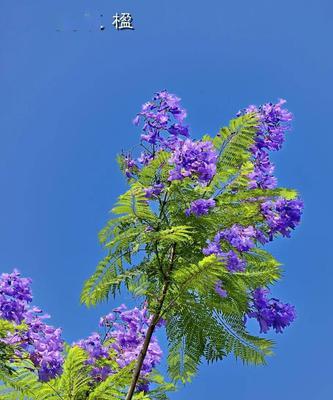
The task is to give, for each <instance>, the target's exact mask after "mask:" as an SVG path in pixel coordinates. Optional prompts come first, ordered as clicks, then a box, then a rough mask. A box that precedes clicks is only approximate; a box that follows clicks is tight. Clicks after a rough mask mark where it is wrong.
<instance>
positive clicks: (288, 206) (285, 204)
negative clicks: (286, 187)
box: [261, 198, 303, 240]
mask: <svg viewBox="0 0 333 400" xmlns="http://www.w3.org/2000/svg"><path fill="white" fill-rule="evenodd" d="M302 210H303V202H302V200H299V199H296V200H286V199H283V198H280V199H277V200H275V201H272V200H269V201H266V202H264V203H262V204H261V213H262V214H263V216H264V218H265V220H266V223H267V225H268V228H269V231H268V236H269V239H270V240H272V238H273V235H274V234H275V233H280V234H281V235H283V236H286V237H289V236H290V232H291V230H292V229H295V227H296V226H297V225H298V224H299V223H300V220H301V215H302Z"/></svg>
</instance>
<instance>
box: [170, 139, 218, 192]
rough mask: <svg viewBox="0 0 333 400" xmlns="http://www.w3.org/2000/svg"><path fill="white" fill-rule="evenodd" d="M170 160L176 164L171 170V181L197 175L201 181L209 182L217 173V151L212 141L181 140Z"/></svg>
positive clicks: (203, 182)
mask: <svg viewBox="0 0 333 400" xmlns="http://www.w3.org/2000/svg"><path fill="white" fill-rule="evenodd" d="M169 162H170V164H173V165H174V166H175V167H174V169H172V170H171V171H170V175H169V181H174V180H182V179H184V178H186V177H195V178H197V179H198V182H199V183H201V184H207V183H208V182H209V181H210V180H211V179H212V178H213V177H214V175H215V173H216V163H217V152H216V150H215V148H214V146H213V143H212V142H210V141H205V142H202V141H199V142H194V141H192V140H191V139H186V140H184V141H181V140H180V141H178V142H177V143H176V145H175V147H174V150H173V152H172V155H171V158H170V160H169Z"/></svg>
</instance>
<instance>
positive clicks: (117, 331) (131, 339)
mask: <svg viewBox="0 0 333 400" xmlns="http://www.w3.org/2000/svg"><path fill="white" fill-rule="evenodd" d="M149 322H150V316H149V315H148V312H147V309H146V307H143V308H142V309H141V310H140V309H138V308H134V309H131V310H128V309H127V308H126V306H125V305H124V304H122V305H121V306H120V307H118V308H115V309H114V310H113V312H112V313H110V314H108V315H106V316H104V317H102V318H101V319H100V326H101V327H104V328H105V330H106V333H105V335H104V336H103V338H102V336H101V335H100V334H99V333H93V334H92V335H91V336H89V337H88V338H87V339H83V340H80V341H79V342H77V343H76V345H77V346H79V347H81V348H83V349H84V350H86V351H87V353H88V355H89V359H88V363H89V364H91V365H93V371H92V373H93V376H94V377H95V379H97V380H104V379H105V378H106V377H107V376H109V375H112V374H113V373H114V372H115V371H113V370H112V369H111V368H110V367H109V366H105V365H104V366H100V365H98V362H99V361H101V360H103V359H108V358H110V355H111V354H112V357H113V358H114V357H115V360H116V362H117V364H118V366H119V368H124V367H125V366H126V365H128V364H130V363H131V362H132V361H134V360H136V359H137V357H138V355H139V353H140V350H141V348H142V345H143V342H144V339H145V335H146V332H147V329H148V325H149ZM161 357H162V351H161V348H160V346H159V344H158V342H157V339H156V337H153V338H152V340H151V342H150V344H149V347H148V352H147V355H146V358H145V360H144V363H143V366H142V369H141V378H143V379H144V378H145V376H146V375H147V374H148V373H149V372H151V371H152V369H153V368H154V367H155V366H156V365H157V364H158V363H159V362H160V360H161Z"/></svg>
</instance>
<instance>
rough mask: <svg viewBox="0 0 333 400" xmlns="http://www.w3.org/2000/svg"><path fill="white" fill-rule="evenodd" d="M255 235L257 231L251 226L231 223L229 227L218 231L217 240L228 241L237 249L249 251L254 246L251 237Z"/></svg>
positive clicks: (253, 237)
mask: <svg viewBox="0 0 333 400" xmlns="http://www.w3.org/2000/svg"><path fill="white" fill-rule="evenodd" d="M256 236H257V231H256V229H255V228H254V227H253V226H248V227H243V226H241V225H233V226H232V227H231V228H229V229H225V230H224V231H221V232H220V235H219V240H221V239H224V240H226V241H228V242H229V243H230V244H231V245H232V246H233V247H235V248H236V249H237V250H238V251H249V250H250V249H251V248H252V247H254V246H255V244H254V241H253V239H255V238H256Z"/></svg>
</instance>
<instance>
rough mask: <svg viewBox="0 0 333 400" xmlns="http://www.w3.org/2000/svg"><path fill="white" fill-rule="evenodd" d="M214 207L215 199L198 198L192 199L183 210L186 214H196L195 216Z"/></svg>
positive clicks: (206, 212) (203, 213) (205, 212)
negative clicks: (188, 205)
mask: <svg viewBox="0 0 333 400" xmlns="http://www.w3.org/2000/svg"><path fill="white" fill-rule="evenodd" d="M213 207H215V200H213V199H208V200H205V199H198V200H194V201H192V203H191V204H190V207H189V208H188V209H186V210H185V214H186V216H188V217H189V216H190V215H191V214H194V215H196V216H197V217H198V216H200V215H205V214H208V212H209V209H210V208H213Z"/></svg>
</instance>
